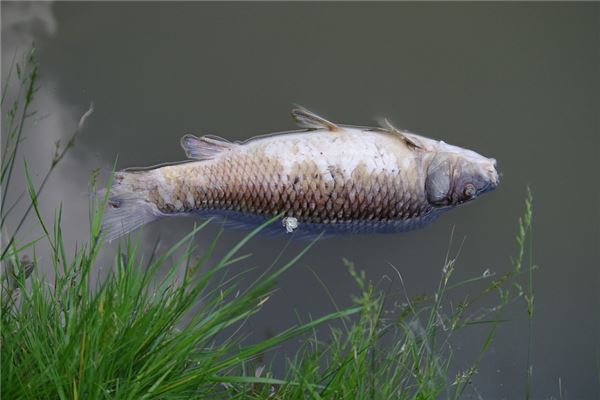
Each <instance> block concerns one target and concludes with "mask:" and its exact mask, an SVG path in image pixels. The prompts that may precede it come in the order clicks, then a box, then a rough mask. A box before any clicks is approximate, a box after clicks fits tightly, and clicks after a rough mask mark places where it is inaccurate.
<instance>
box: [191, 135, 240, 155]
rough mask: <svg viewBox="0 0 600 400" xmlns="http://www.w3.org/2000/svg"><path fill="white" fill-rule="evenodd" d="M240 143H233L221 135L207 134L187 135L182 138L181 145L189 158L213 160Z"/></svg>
mask: <svg viewBox="0 0 600 400" xmlns="http://www.w3.org/2000/svg"><path fill="white" fill-rule="evenodd" d="M236 146H238V144H236V143H231V142H230V141H228V140H227V139H223V138H221V137H219V136H213V135H205V136H202V137H196V136H194V135H189V134H188V135H185V136H184V137H182V138H181V147H183V150H184V151H185V154H186V155H187V157H188V158H193V159H195V160H212V159H213V158H215V157H216V156H218V155H219V154H222V153H223V152H226V151H230V150H232V149H234V148H235V147H236Z"/></svg>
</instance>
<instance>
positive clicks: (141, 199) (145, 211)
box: [102, 171, 161, 242]
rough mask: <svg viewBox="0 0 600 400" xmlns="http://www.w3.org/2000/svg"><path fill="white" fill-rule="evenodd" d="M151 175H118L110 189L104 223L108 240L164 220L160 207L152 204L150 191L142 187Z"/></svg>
mask: <svg viewBox="0 0 600 400" xmlns="http://www.w3.org/2000/svg"><path fill="white" fill-rule="evenodd" d="M145 179H147V172H141V171H140V172H125V171H121V172H117V173H116V174H115V178H114V181H113V185H112V187H111V188H110V193H109V196H108V204H107V205H106V210H105V212H104V219H103V221H102V232H103V233H104V234H105V237H106V240H108V241H109V242H110V241H113V240H115V239H118V238H120V237H121V236H124V235H126V234H128V233H129V232H131V231H133V230H135V229H137V228H139V227H141V226H142V225H144V224H147V223H148V222H151V221H154V220H155V219H158V218H159V217H160V215H161V214H160V212H159V211H158V210H157V209H156V206H155V205H154V204H152V203H150V202H149V201H148V191H147V190H146V189H141V188H140V187H146V186H145V185H140V183H141V180H145Z"/></svg>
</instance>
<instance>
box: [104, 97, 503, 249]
mask: <svg viewBox="0 0 600 400" xmlns="http://www.w3.org/2000/svg"><path fill="white" fill-rule="evenodd" d="M292 115H293V116H294V117H295V119H296V120H297V122H298V123H299V124H300V125H301V126H302V127H304V128H306V129H304V130H299V131H292V132H284V133H278V134H271V135H265V136H258V137H255V138H252V139H250V140H247V141H245V142H235V143H232V142H229V141H226V140H224V139H221V138H218V137H215V136H203V137H200V138H197V137H195V136H192V135H186V136H184V137H183V138H182V147H183V148H184V150H185V151H186V154H187V155H188V157H189V158H191V159H193V160H195V161H190V162H186V163H180V164H175V165H166V166H162V167H157V168H153V169H149V170H142V171H128V170H125V171H121V172H118V173H117V174H116V176H115V183H114V185H113V187H112V188H111V193H110V198H109V208H108V212H107V218H106V220H105V224H104V226H105V231H106V232H107V237H108V238H109V239H114V238H117V237H119V236H121V235H123V234H126V233H128V232H129V231H131V230H133V229H135V228H137V227H139V226H141V225H143V224H144V223H146V222H149V221H151V220H154V219H158V218H161V217H166V216H176V215H200V216H202V217H213V218H214V217H216V218H217V219H218V220H224V221H227V223H228V224H233V225H240V226H256V225H257V224H260V223H262V222H264V221H266V220H268V219H270V218H273V217H274V216H277V215H281V216H282V218H284V220H283V221H284V225H285V227H286V228H288V229H287V230H288V231H291V230H295V229H297V230H298V231H299V233H300V234H301V235H307V236H312V235H316V234H320V233H325V234H344V233H369V232H399V231H406V230H410V229H414V228H418V227H421V226H423V225H425V224H427V223H428V222H430V221H432V220H433V219H434V218H436V217H437V216H438V215H439V214H441V213H443V212H444V211H447V210H449V209H451V208H452V207H454V206H456V205H458V204H461V203H463V202H466V201H469V200H472V199H473V198H475V197H476V196H477V195H479V194H481V193H483V192H485V191H489V190H492V189H493V188H495V187H496V186H497V184H498V174H497V172H496V169H495V160H493V159H488V158H485V157H483V156H481V155H479V154H477V153H475V152H472V151H470V150H466V149H461V148H459V147H456V146H451V145H447V144H445V143H444V142H439V141H436V140H432V139H428V138H425V137H422V136H419V135H415V134H412V133H409V132H405V131H401V130H399V129H397V128H395V127H393V126H391V125H390V124H389V123H386V124H385V126H384V127H382V128H369V127H356V126H347V125H336V124H334V123H332V122H329V121H327V120H325V119H323V118H322V117H319V116H318V115H316V114H314V113H311V112H310V111H308V110H305V109H302V108H297V109H294V110H293V111H292ZM456 185H461V187H460V188H456V187H455V186H456ZM290 223H292V224H293V226H294V228H293V229H290V225H289V224H290ZM276 225H277V224H276ZM296 227H297V228H296ZM270 230H271V231H280V232H285V231H286V229H285V228H284V227H282V226H280V225H279V226H271V227H270Z"/></svg>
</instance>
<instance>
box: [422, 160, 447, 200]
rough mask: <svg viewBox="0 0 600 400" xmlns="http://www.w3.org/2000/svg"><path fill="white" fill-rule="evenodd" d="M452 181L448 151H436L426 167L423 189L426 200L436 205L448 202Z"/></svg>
mask: <svg viewBox="0 0 600 400" xmlns="http://www.w3.org/2000/svg"><path fill="white" fill-rule="evenodd" d="M451 181H452V162H451V160H450V157H448V153H437V154H436V155H435V156H434V157H433V159H432V160H431V163H430V164H429V168H428V169H427V179H426V180H425V191H426V193H427V200H428V201H429V203H430V204H431V205H433V206H436V207H443V206H447V205H448V204H450V201H449V198H448V194H449V192H450V185H451Z"/></svg>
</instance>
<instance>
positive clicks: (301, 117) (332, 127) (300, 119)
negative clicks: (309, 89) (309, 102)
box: [292, 106, 342, 132]
mask: <svg viewBox="0 0 600 400" xmlns="http://www.w3.org/2000/svg"><path fill="white" fill-rule="evenodd" d="M292 117H293V118H294V119H295V120H296V123H297V124H298V125H299V126H301V127H302V128H308V129H326V130H328V131H332V132H336V131H340V130H342V128H340V127H339V126H337V125H336V124H334V123H333V122H331V121H328V120H326V119H325V118H323V117H320V116H318V115H317V114H315V113H314V112H312V111H309V110H307V109H306V108H304V107H300V106H297V107H295V108H293V109H292Z"/></svg>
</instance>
